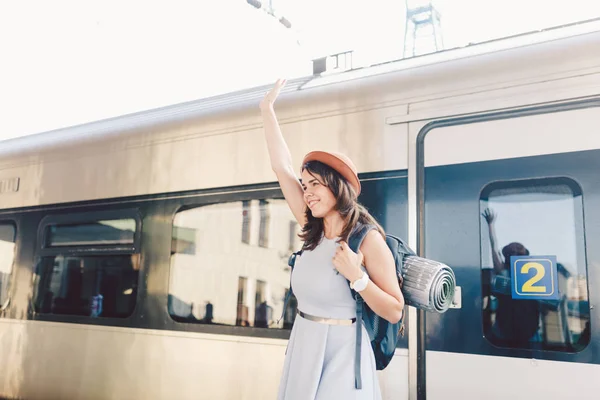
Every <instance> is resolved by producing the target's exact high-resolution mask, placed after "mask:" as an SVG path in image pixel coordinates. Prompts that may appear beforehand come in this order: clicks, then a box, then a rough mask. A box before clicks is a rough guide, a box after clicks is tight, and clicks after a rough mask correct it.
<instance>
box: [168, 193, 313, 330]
mask: <svg viewBox="0 0 600 400" xmlns="http://www.w3.org/2000/svg"><path fill="white" fill-rule="evenodd" d="M290 224H295V227H296V228H295V229H296V233H299V226H298V224H297V223H295V219H294V216H293V215H292V213H291V212H290V210H289V207H288V205H287V203H286V202H285V200H283V199H268V200H266V201H265V200H263V199H254V200H249V201H239V202H229V203H222V204H212V205H207V206H200V207H194V208H186V209H183V210H181V211H179V212H178V213H177V214H176V216H175V219H174V226H173V236H175V235H177V234H178V232H181V230H182V229H185V230H188V231H193V232H195V234H194V237H193V238H192V237H188V240H189V241H190V242H192V243H190V246H193V247H194V248H195V252H194V253H193V254H192V253H190V252H187V253H185V252H180V251H172V255H171V271H170V280H169V313H170V315H171V317H172V318H173V319H174V320H176V321H179V322H189V323H200V324H221V325H237V326H245V327H263V328H284V327H285V328H289V326H290V324H289V323H288V324H286V321H288V322H289V321H290V320H292V319H293V318H292V317H293V315H294V314H293V313H294V312H295V311H294V310H292V309H291V308H290V307H288V310H287V311H286V315H285V316H284V319H283V320H282V321H280V322H279V324H277V319H278V318H279V317H278V316H280V315H281V311H282V308H283V300H284V297H285V294H286V290H287V289H288V288H289V283H290V268H289V267H288V265H287V260H288V258H289V256H290V248H295V249H299V248H300V245H301V242H300V239H299V238H298V237H297V235H290V229H292V228H290ZM174 239H175V238H174ZM291 239H294V241H295V243H294V244H290V243H289V241H290V240H291ZM177 240H178V241H180V240H181V239H177Z"/></svg>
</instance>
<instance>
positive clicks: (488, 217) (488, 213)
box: [481, 208, 496, 225]
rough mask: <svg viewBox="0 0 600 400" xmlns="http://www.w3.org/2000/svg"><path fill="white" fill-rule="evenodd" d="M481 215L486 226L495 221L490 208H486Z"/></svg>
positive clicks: (494, 214) (494, 215)
mask: <svg viewBox="0 0 600 400" xmlns="http://www.w3.org/2000/svg"><path fill="white" fill-rule="evenodd" d="M481 215H482V216H483V218H485V220H486V222H487V223H488V225H489V224H491V223H493V222H494V220H495V219H496V213H494V211H493V210H492V209H490V208H486V209H485V210H484V211H483V213H482V214H481Z"/></svg>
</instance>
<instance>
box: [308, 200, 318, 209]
mask: <svg viewBox="0 0 600 400" xmlns="http://www.w3.org/2000/svg"><path fill="white" fill-rule="evenodd" d="M318 202H319V200H309V201H308V206H309V207H311V208H312V206H314V205H315V204H317V203H318Z"/></svg>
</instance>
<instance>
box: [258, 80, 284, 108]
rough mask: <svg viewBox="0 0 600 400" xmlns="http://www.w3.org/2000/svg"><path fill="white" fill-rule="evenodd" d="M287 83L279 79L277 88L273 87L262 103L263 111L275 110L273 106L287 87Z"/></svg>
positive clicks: (276, 83) (276, 84)
mask: <svg viewBox="0 0 600 400" xmlns="http://www.w3.org/2000/svg"><path fill="white" fill-rule="evenodd" d="M285 83H286V80H285V79H277V82H275V86H273V89H271V90H270V91H269V93H267V94H266V95H265V97H264V98H263V99H262V101H261V102H260V109H261V110H269V109H271V108H273V104H275V100H276V99H277V96H279V92H280V91H281V89H282V88H283V87H284V86H285Z"/></svg>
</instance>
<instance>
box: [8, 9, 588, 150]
mask: <svg viewBox="0 0 600 400" xmlns="http://www.w3.org/2000/svg"><path fill="white" fill-rule="evenodd" d="M405 1H406V0H370V1H368V2H367V1H364V0H272V3H273V6H274V8H275V10H276V12H277V13H278V14H281V15H284V16H285V17H286V18H287V19H288V20H289V21H290V22H291V23H292V29H286V28H285V27H283V25H281V24H279V22H278V21H277V20H276V19H275V18H273V17H271V16H269V15H268V14H267V13H265V12H263V11H261V10H257V9H256V8H253V7H252V6H250V5H249V4H247V2H246V1H245V0H185V1H184V0H168V1H151V0H146V1H141V0H130V1H123V0H104V1H82V0H53V1H52V2H48V1H44V0H37V1H31V0H21V1H18V2H1V3H0V50H1V51H2V58H1V60H2V62H0V107H1V109H2V114H1V115H2V118H0V140H4V139H9V138H14V137H18V136H23V135H28V134H33V133H39V132H44V131H48V130H52V129H58V128H62V127H66V126H71V125H76V124H81V123H85V122H90V121H95V120H100V119H104V118H110V117H114V116H119V115H123V114H127V113H131V112H137V111H142V110H148V109H152V108H156V107H161V106H166V105H171V104H176V103H180V102H184V101H190V100H195V99H200V98H204V97H209V96H213V95H216V94H221V93H227V92H231V91H235V90H240V89H244V88H250V87H254V86H258V85H263V84H267V83H270V82H273V81H274V80H275V79H277V78H278V77H287V78H293V77H298V76H306V75H310V74H311V73H312V64H311V59H313V58H317V57H320V56H323V55H327V54H332V53H335V52H339V51H346V50H354V51H355V61H356V63H357V64H360V65H370V64H375V63H379V62H385V61H389V60H393V59H399V58H401V57H402V48H403V38H404V28H405V24H404V21H405ZM408 1H409V2H413V1H417V2H418V1H419V0H408ZM264 2H265V3H267V2H268V0H264ZM434 4H435V5H436V7H437V8H438V10H439V11H440V13H441V15H442V30H443V40H444V46H445V48H446V49H448V48H455V47H461V46H465V45H467V44H469V43H478V42H482V41H486V40H491V39H496V38H500V37H504V36H509V35H513V34H518V33H522V32H528V31H533V30H537V29H541V28H546V27H550V26H556V25H562V24H566V23H571V22H575V21H579V20H585V19H591V18H595V17H600V1H596V0H571V1H569V2H568V8H567V7H565V4H567V3H566V2H564V1H560V2H559V1H556V2H552V1H546V0H502V1H500V0H438V1H435V0H434Z"/></svg>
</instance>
